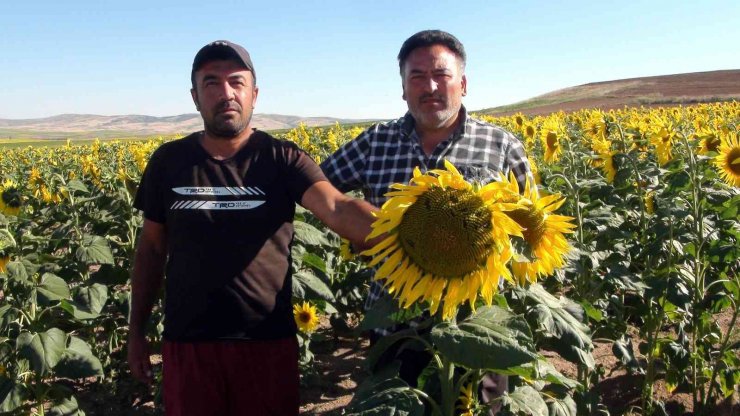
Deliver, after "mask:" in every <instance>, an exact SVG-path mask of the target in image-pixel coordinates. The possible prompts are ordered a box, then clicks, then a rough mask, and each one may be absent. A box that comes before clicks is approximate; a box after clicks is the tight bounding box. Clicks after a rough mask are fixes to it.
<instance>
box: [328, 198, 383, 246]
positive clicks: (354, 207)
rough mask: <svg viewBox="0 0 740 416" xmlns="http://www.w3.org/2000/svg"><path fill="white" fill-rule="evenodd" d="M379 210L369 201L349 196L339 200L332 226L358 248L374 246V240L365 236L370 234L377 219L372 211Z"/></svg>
mask: <svg viewBox="0 0 740 416" xmlns="http://www.w3.org/2000/svg"><path fill="white" fill-rule="evenodd" d="M377 210H378V209H377V208H376V207H375V206H373V205H371V204H370V203H369V202H366V201H363V200H361V199H355V198H349V197H347V199H344V200H341V201H338V202H337V205H336V211H335V214H336V216H335V218H334V219H333V221H332V224H330V225H331V227H330V228H332V230H333V231H334V232H336V233H337V234H339V235H340V236H342V237H344V238H346V239H348V240H349V241H350V242H351V243H352V245H353V246H354V247H356V248H357V249H360V250H365V249H368V248H370V247H372V246H373V242H372V241H371V242H368V241H365V238H366V237H367V235H368V234H370V231H371V230H372V227H371V225H372V223H373V222H374V221H375V217H374V216H373V214H372V213H373V212H375V211H377Z"/></svg>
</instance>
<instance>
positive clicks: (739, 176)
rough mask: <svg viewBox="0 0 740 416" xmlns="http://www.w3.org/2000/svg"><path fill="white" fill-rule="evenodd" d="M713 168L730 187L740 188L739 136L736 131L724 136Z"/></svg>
mask: <svg viewBox="0 0 740 416" xmlns="http://www.w3.org/2000/svg"><path fill="white" fill-rule="evenodd" d="M714 166H716V167H717V169H719V172H720V176H722V179H723V180H724V181H725V182H727V183H728V184H729V185H730V186H735V187H740V135H739V134H738V132H737V131H735V132H731V133H728V134H724V135H723V136H722V144H720V146H719V154H718V155H717V157H715V158H714Z"/></svg>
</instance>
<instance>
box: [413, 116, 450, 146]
mask: <svg viewBox="0 0 740 416" xmlns="http://www.w3.org/2000/svg"><path fill="white" fill-rule="evenodd" d="M460 122H461V118H460V117H459V116H458V117H456V118H455V120H454V121H453V122H452V123H451V124H450V125H448V126H444V127H438V128H431V129H423V128H420V126H418V125H417V126H416V134H417V135H418V136H419V141H420V142H421V148H422V149H423V150H424V153H425V154H426V155H427V156H429V155H431V154H432V153H433V152H434V149H436V148H437V145H439V144H440V143H442V142H443V141H445V140H447V139H448V138H449V137H450V136H452V133H454V132H455V130H456V129H457V126H458V124H459V123H460Z"/></svg>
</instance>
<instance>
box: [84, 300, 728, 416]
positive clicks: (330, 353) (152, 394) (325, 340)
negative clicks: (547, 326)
mask: <svg viewBox="0 0 740 416" xmlns="http://www.w3.org/2000/svg"><path fill="white" fill-rule="evenodd" d="M717 318H718V320H719V322H720V326H721V327H722V328H723V330H727V329H728V326H729V314H721V315H719V316H718V317H717ZM631 335H632V338H633V343H634V349H635V351H637V343H638V342H639V339H638V336H637V335H638V334H637V330H634V329H633V330H632V331H631ZM594 346H595V348H594V351H593V356H594V359H595V361H596V363H597V365H601V366H603V367H604V368H605V369H606V374H605V375H604V377H603V379H602V380H601V381H600V382H599V383H598V385H597V386H596V389H597V390H598V391H599V394H600V396H601V400H602V402H603V404H604V405H606V407H607V408H608V410H609V412H610V414H611V415H613V416H614V415H630V414H632V413H630V411H631V410H632V409H634V408H635V407H636V406H639V404H640V386H641V384H642V379H641V376H639V375H630V374H627V373H626V371H625V370H623V369H619V370H615V371H611V372H610V369H613V368H615V367H616V366H617V359H616V357H615V356H614V354H613V353H612V351H611V348H612V345H611V343H610V342H606V341H601V342H595V344H594ZM368 348H369V342H368V341H367V339H366V338H364V337H361V336H358V335H357V334H355V333H352V332H347V333H339V334H337V333H336V332H335V331H332V330H331V329H330V328H329V325H328V323H327V322H325V321H324V322H322V325H321V327H320V329H319V331H318V332H317V336H316V337H314V341H312V351H313V352H314V355H315V362H314V366H313V371H312V372H311V373H308V374H305V375H304V377H303V380H302V386H301V414H302V415H324V416H334V415H341V414H342V411H343V409H344V407H345V406H346V405H347V404H348V403H349V402H350V400H352V396H353V394H354V391H355V389H356V388H357V385H358V383H361V382H362V380H363V379H364V378H365V377H366V376H367V373H366V371H365V369H364V367H363V362H364V357H365V355H366V354H367V350H368ZM738 353H740V352H738ZM545 355H546V356H547V357H548V360H549V361H550V362H551V363H553V365H555V367H556V368H557V369H558V370H559V371H561V372H562V373H564V374H566V375H568V376H570V377H573V378H575V377H576V367H575V365H573V364H572V363H570V362H567V361H565V360H563V359H561V358H560V357H559V356H557V355H556V354H554V353H547V352H546V353H545ZM153 361H154V363H155V366H156V367H157V368H159V367H160V365H161V363H160V358H159V356H153ZM74 387H75V390H76V391H80V387H81V386H79V385H77V386H74ZM654 389H655V392H656V395H657V397H658V398H659V399H661V400H663V401H664V402H665V403H666V410H667V411H668V413H669V414H670V415H671V416H689V415H693V413H692V411H691V406H692V404H691V396H690V395H689V394H688V393H685V392H679V393H676V394H673V395H671V394H669V393H668V392H667V391H666V389H665V385H664V383H663V382H662V381H660V380H659V381H658V382H657V383H656V385H655V387H654ZM78 400H79V403H80V405H81V407H82V408H83V410H84V411H85V412H86V414H87V415H90V416H94V415H105V416H117V415H137V416H138V415H146V416H154V415H162V414H163V412H162V410H161V409H162V408H161V405H160V404H159V398H158V396H157V391H156V390H155V389H154V388H151V387H147V386H144V385H142V384H140V383H136V382H134V381H133V380H131V379H130V376H129V375H128V374H124V375H122V377H121V378H120V381H119V382H117V383H116V384H115V385H112V386H111V385H106V386H101V385H100V384H87V385H86V386H84V387H83V388H82V391H81V393H80V394H78ZM712 416H740V397H739V395H738V393H736V394H735V395H734V397H731V398H730V399H728V400H726V401H725V402H723V403H722V404H721V406H720V407H719V408H718V409H716V410H715V411H714V412H713V413H712Z"/></svg>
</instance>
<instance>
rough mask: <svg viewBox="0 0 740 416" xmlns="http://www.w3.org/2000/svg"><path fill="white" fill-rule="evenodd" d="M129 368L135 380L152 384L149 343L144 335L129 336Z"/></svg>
mask: <svg viewBox="0 0 740 416" xmlns="http://www.w3.org/2000/svg"><path fill="white" fill-rule="evenodd" d="M128 366H129V368H130V369H131V375H133V376H134V378H135V379H137V380H139V381H141V382H144V383H146V384H152V381H153V380H154V379H153V377H152V363H151V361H149V342H147V340H146V337H144V336H143V335H134V334H129V337H128Z"/></svg>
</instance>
